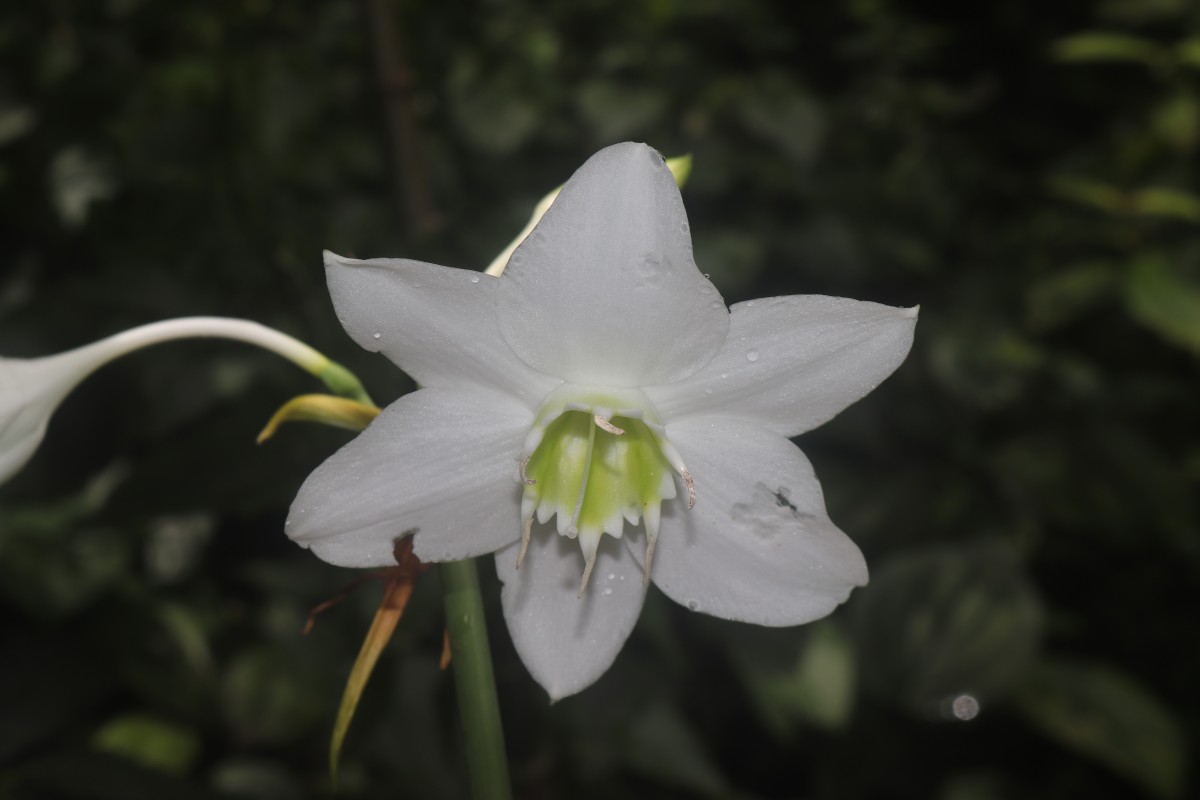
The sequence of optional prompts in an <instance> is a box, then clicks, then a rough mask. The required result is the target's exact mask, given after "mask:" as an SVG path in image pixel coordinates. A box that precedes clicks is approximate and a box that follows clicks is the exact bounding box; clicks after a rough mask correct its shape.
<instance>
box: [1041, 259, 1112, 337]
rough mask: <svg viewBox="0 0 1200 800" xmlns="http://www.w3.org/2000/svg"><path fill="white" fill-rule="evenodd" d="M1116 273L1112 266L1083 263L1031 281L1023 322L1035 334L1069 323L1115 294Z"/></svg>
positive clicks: (1098, 263)
mask: <svg viewBox="0 0 1200 800" xmlns="http://www.w3.org/2000/svg"><path fill="white" fill-rule="evenodd" d="M1117 270H1118V268H1117V267H1116V266H1115V265H1113V264H1108V263H1104V262H1085V263H1082V264H1071V265H1068V266H1066V267H1063V268H1062V269H1058V270H1055V271H1054V272H1052V273H1051V274H1049V275H1047V276H1046V277H1044V278H1041V279H1039V280H1036V281H1034V282H1032V283H1031V284H1030V286H1029V288H1028V290H1027V291H1026V293H1025V319H1026V320H1027V322H1028V323H1029V326H1030V327H1031V328H1033V329H1034V330H1036V331H1048V330H1052V329H1054V328H1057V327H1059V326H1061V325H1064V324H1066V323H1068V322H1071V321H1072V320H1074V319H1075V318H1077V317H1078V316H1079V315H1081V314H1083V313H1086V312H1087V311H1089V310H1090V309H1092V308H1094V307H1095V306H1096V305H1097V304H1099V303H1101V302H1103V301H1104V300H1106V299H1108V298H1109V297H1111V296H1112V295H1113V294H1114V290H1115V289H1116V288H1117Z"/></svg>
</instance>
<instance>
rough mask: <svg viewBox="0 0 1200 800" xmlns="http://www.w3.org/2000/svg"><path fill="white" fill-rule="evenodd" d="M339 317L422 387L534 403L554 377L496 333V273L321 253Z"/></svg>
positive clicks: (359, 340) (359, 338)
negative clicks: (493, 392) (476, 390)
mask: <svg viewBox="0 0 1200 800" xmlns="http://www.w3.org/2000/svg"><path fill="white" fill-rule="evenodd" d="M325 275H326V280H327V281H328V283H329V294H330V296H331V297H332V298H333V305H334V308H335V309H336V311H337V315H338V319H339V320H341V323H342V325H343V326H344V327H345V328H346V331H347V333H349V334H350V336H351V337H352V338H353V339H354V341H355V342H357V343H358V344H359V345H360V346H361V347H364V348H366V349H367V350H370V351H372V352H381V353H383V354H384V355H386V356H387V357H388V358H389V359H391V360H392V361H393V362H394V363H395V364H396V365H397V366H399V367H400V368H401V369H403V370H404V371H405V372H407V373H408V374H409V375H411V376H412V377H413V379H414V380H415V381H416V382H417V383H419V384H420V385H421V386H426V387H437V388H461V387H471V386H478V387H485V388H494V389H498V390H500V391H504V392H507V393H509V394H511V395H513V396H514V397H516V398H518V399H520V400H521V401H522V402H523V403H525V405H526V406H527V407H529V408H535V407H536V405H537V403H538V401H540V400H541V399H542V398H543V397H545V396H546V394H547V393H549V392H550V391H551V390H552V389H553V388H554V387H555V386H557V385H558V384H559V383H560V381H558V380H557V379H555V378H552V377H550V376H548V375H545V374H542V373H540V372H537V371H536V370H533V369H531V368H530V367H529V366H528V365H527V364H526V363H525V362H523V361H522V360H521V359H519V358H517V357H516V356H515V355H514V354H513V353H512V351H511V350H510V349H509V348H508V346H507V345H506V344H505V343H504V339H503V337H502V336H501V335H500V329H499V327H498V325H497V320H496V297H497V293H498V291H499V278H496V277H493V276H491V275H485V274H483V273H480V272H473V271H471V270H465V269H454V268H452V267H440V266H437V265H436V264H426V263H423V262H420V261H408V260H405V259H396V258H373V259H369V260H359V259H354V258H343V257H342V256H339V255H336V254H334V253H330V252H329V251H326V252H325Z"/></svg>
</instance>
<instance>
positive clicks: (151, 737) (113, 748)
mask: <svg viewBox="0 0 1200 800" xmlns="http://www.w3.org/2000/svg"><path fill="white" fill-rule="evenodd" d="M92 744H93V745H94V746H95V747H96V749H98V750H102V751H104V752H106V753H112V754H113V755H117V756H121V757H123V758H127V759H129V760H130V761H133V762H135V763H137V764H140V765H141V766H143V767H146V768H147V769H153V770H156V771H159V772H165V773H167V774H168V775H184V774H186V773H187V772H189V771H190V770H191V768H192V766H193V765H194V764H195V762H196V757H197V756H198V755H199V754H200V738H199V736H198V735H197V734H196V733H195V732H194V731H190V730H188V729H187V728H184V727H182V726H180V725H176V724H173V723H170V722H167V721H165V720H162V719H159V718H157V717H154V716H151V715H149V714H127V715H125V716H121V717H117V718H116V719H113V720H111V721H109V722H107V723H105V724H104V725H103V726H102V727H101V728H100V730H98V731H96V733H95V735H94V736H93V737H92Z"/></svg>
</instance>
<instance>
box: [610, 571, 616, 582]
mask: <svg viewBox="0 0 1200 800" xmlns="http://www.w3.org/2000/svg"><path fill="white" fill-rule="evenodd" d="M608 579H609V580H610V581H615V580H616V579H617V573H615V572H610V573H608Z"/></svg>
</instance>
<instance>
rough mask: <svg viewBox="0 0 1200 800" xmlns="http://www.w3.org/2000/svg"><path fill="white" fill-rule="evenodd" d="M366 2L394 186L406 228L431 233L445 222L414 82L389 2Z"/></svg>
mask: <svg viewBox="0 0 1200 800" xmlns="http://www.w3.org/2000/svg"><path fill="white" fill-rule="evenodd" d="M363 3H364V7H365V14H366V21H367V26H368V27H369V28H370V34H371V50H372V52H373V53H374V56H375V79H376V82H377V84H378V87H379V94H380V100H381V103H382V106H383V114H384V122H385V128H386V130H387V138H388V147H389V149H390V150H391V152H390V154H389V155H390V157H391V162H392V176H393V181H392V187H393V189H394V191H395V193H396V200H397V203H398V204H399V205H400V207H401V208H402V209H404V215H405V217H406V222H407V225H406V227H408V228H410V229H412V230H416V231H417V232H419V233H425V234H427V233H432V232H433V231H435V230H437V229H438V228H439V227H440V226H441V216H440V215H439V214H438V212H437V209H436V208H435V207H434V204H433V196H432V194H431V193H430V191H429V182H428V180H427V178H426V175H425V163H424V160H423V159H422V156H421V147H420V135H419V129H418V127H417V121H416V116H415V115H414V114H413V109H412V92H413V86H414V85H415V80H414V79H413V76H412V73H411V72H410V71H409V70H408V68H407V67H406V66H405V65H404V57H403V51H402V50H401V46H400V41H399V39H398V37H397V36H396V35H395V25H394V22H393V19H392V10H391V6H390V5H389V0H363Z"/></svg>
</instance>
